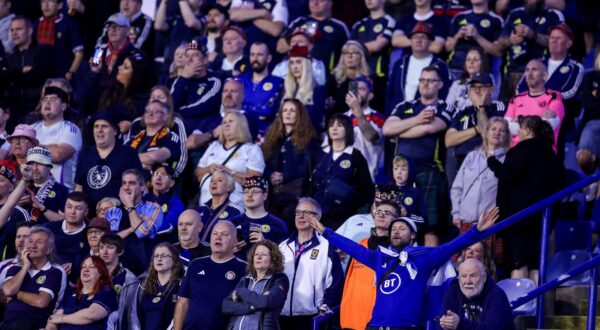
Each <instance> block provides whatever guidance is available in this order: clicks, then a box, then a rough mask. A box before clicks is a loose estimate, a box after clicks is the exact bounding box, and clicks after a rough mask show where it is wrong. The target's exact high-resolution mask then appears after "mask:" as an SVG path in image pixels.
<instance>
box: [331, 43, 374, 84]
mask: <svg viewBox="0 0 600 330" xmlns="http://www.w3.org/2000/svg"><path fill="white" fill-rule="evenodd" d="M350 46H354V47H356V48H357V49H358V52H359V53H360V65H359V67H358V74H357V77H358V76H367V77H368V76H370V75H371V69H369V63H367V54H366V53H365V49H364V47H363V46H362V45H361V44H360V43H358V42H357V41H355V40H348V41H347V42H346V43H345V44H344V46H343V47H342V51H341V53H342V56H340V59H339V60H338V63H337V65H336V66H335V69H333V76H334V78H335V81H336V82H337V83H338V84H341V83H343V82H344V81H346V80H347V79H354V78H356V77H348V67H346V64H344V55H343V53H344V52H347V51H348V48H350Z"/></svg>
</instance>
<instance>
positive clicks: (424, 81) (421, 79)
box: [419, 78, 440, 84]
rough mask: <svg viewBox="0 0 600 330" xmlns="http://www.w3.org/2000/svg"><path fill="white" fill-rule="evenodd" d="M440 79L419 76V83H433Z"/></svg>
mask: <svg viewBox="0 0 600 330" xmlns="http://www.w3.org/2000/svg"><path fill="white" fill-rule="evenodd" d="M438 81H440V80H439V79H425V78H419V84H433V83H436V82H438Z"/></svg>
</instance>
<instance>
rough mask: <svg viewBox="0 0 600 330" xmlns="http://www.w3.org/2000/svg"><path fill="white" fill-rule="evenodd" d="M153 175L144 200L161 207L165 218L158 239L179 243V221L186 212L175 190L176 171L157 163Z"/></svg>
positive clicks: (166, 165) (167, 165)
mask: <svg viewBox="0 0 600 330" xmlns="http://www.w3.org/2000/svg"><path fill="white" fill-rule="evenodd" d="M151 173H152V179H151V180H150V183H151V187H150V189H149V190H150V191H149V192H148V193H146V194H145V195H144V197H142V200H144V201H147V202H154V203H156V204H158V205H160V207H161V209H162V211H163V217H164V219H163V223H164V224H163V228H164V230H163V231H161V232H159V233H158V235H159V238H158V239H159V240H161V241H167V242H169V243H175V242H177V219H178V218H179V215H180V214H181V212H183V210H185V207H184V206H183V202H182V201H181V199H179V197H178V196H177V195H176V194H175V191H174V189H173V187H174V186H175V179H176V177H175V171H174V170H173V167H172V166H170V165H169V164H167V163H155V164H154V165H152V172H151Z"/></svg>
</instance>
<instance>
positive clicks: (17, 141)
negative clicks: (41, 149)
mask: <svg viewBox="0 0 600 330" xmlns="http://www.w3.org/2000/svg"><path fill="white" fill-rule="evenodd" d="M36 136H37V134H36V132H35V130H34V129H33V127H31V126H29V125H25V124H19V125H17V127H15V129H14V130H13V133H12V134H11V135H10V136H8V137H7V138H6V140H7V141H8V143H10V146H11V149H10V155H9V156H8V159H6V160H3V161H1V162H0V163H2V165H5V166H8V167H10V168H11V170H12V171H13V172H14V174H15V175H16V177H17V178H21V165H23V164H25V163H27V151H29V149H31V148H33V147H35V146H37V145H38V144H39V141H38V139H37V138H36Z"/></svg>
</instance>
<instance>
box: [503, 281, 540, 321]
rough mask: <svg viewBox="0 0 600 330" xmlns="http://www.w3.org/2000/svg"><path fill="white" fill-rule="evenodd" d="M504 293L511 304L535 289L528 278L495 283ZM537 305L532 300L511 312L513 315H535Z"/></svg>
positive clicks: (533, 283)
mask: <svg viewBox="0 0 600 330" xmlns="http://www.w3.org/2000/svg"><path fill="white" fill-rule="evenodd" d="M497 285H498V286H499V287H500V288H501V289H502V290H503V291H504V293H506V296H507V297H508V301H510V302H513V301H514V300H517V299H518V298H520V297H522V296H524V295H526V294H527V293H529V291H531V290H533V289H535V282H533V281H532V280H530V279H528V278H508V279H505V280H502V281H500V282H498V283H497ZM536 306H537V303H536V300H535V299H533V300H531V301H528V302H527V303H526V304H524V305H521V306H519V307H518V308H516V309H515V310H513V314H514V315H535V309H536Z"/></svg>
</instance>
